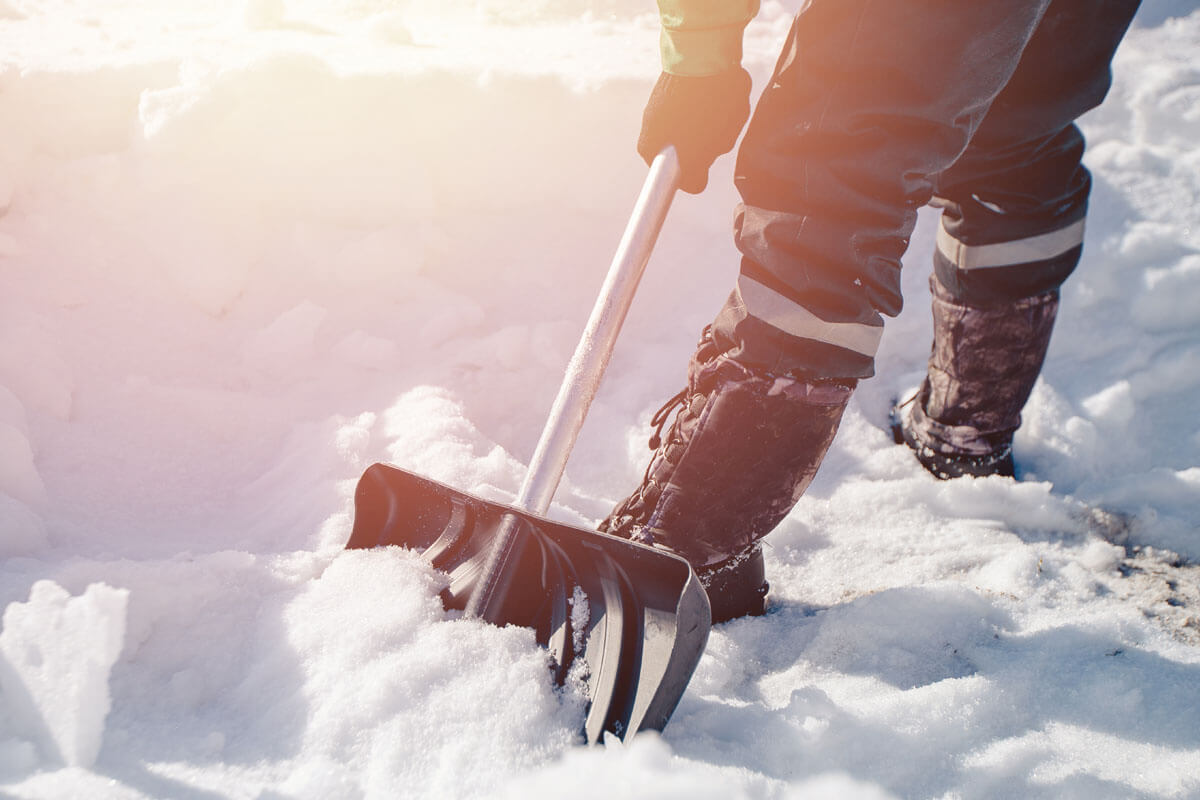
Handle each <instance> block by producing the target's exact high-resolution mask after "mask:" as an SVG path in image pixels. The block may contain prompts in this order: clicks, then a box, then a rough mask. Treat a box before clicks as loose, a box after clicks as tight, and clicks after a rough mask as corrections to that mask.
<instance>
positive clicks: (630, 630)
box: [346, 149, 711, 742]
mask: <svg viewBox="0 0 1200 800" xmlns="http://www.w3.org/2000/svg"><path fill="white" fill-rule="evenodd" d="M678 175H679V163H678V160H677V158H676V156H675V152H674V150H672V149H667V150H666V151H664V152H663V153H662V154H660V155H659V156H658V158H656V159H655V160H654V163H653V164H652V165H651V167H650V174H649V176H648V177H647V178H646V183H645V185H644V186H643V187H642V193H641V196H640V197H639V198H638V202H637V205H636V207H635V208H634V212H633V215H632V217H631V219H630V221H629V225H628V227H627V228H626V229H625V235H624V237H622V239H621V244H620V246H619V247H618V249H617V254H616V256H615V257H614V258H613V262H612V266H610V267H609V271H608V275H607V276H606V277H605V280H604V285H603V287H602V288H601V290H600V296H599V298H597V300H596V305H595V306H594V307H593V309H592V315H591V318H590V319H589V320H588V324H587V328H586V329H585V330H584V333H583V337H582V338H581V339H580V342H579V346H578V347H577V348H576V350H575V355H574V356H573V357H572V358H571V363H570V365H569V366H568V367H567V372H566V375H565V377H564V378H563V382H562V386H561V387H560V388H559V391H558V397H557V398H556V399H555V401H554V406H553V408H552V409H551V411H550V417H549V419H548V421H547V422H546V427H545V429H544V430H543V431H542V437H541V439H540V440H539V442H538V445H537V449H536V450H535V452H534V454H533V459H532V460H531V461H530V464H529V471H528V473H527V474H526V476H525V481H524V483H523V485H522V486H521V490H520V492H519V493H518V495H517V499H516V500H515V501H514V502H513V504H512V505H504V504H502V503H496V502H492V501H488V500H483V499H481V498H478V497H475V496H473V495H470V494H467V493H465V492H460V491H458V490H456V489H452V488H451V487H449V486H445V485H443V484H440V483H438V482H436V481H432V480H430V479H428V478H423V477H421V476H419V475H415V474H413V473H411V472H406V471H404V470H401V469H397V468H396V467H392V466H388V465H385V464H375V465H373V466H371V467H370V468H368V469H367V471H366V472H365V473H363V476H362V478H361V479H360V480H359V483H358V489H357V491H356V493H355V515H354V529H353V531H352V532H351V534H350V541H349V542H348V543H347V545H346V547H347V548H370V547H380V546H384V545H400V546H402V547H408V548H413V549H417V550H421V551H423V553H424V554H425V556H426V557H427V558H429V560H430V561H431V562H432V563H433V566H435V567H436V568H438V569H440V570H443V571H445V572H447V573H449V575H450V586H449V587H448V588H447V589H446V590H444V591H443V592H442V599H443V602H444V603H445V605H446V607H447V608H452V609H462V610H463V611H465V613H466V615H467V616H473V617H479V618H481V619H484V620H487V621H488V622H491V623H494V624H496V625H510V624H511V625H521V626H525V627H531V628H533V629H534V630H535V631H536V632H537V639H538V641H539V642H540V643H541V644H543V645H545V646H546V647H547V648H549V650H550V653H551V657H552V659H553V662H554V672H555V678H556V679H557V680H558V681H559V682H560V683H561V682H563V681H566V680H568V679H569V678H570V679H572V680H579V681H580V682H581V684H582V685H583V686H584V687H585V690H586V694H587V697H588V701H589V707H588V714H587V720H586V722H585V725H584V734H585V736H586V737H587V740H588V741H589V742H598V741H600V739H601V738H602V736H603V734H604V732H606V731H608V732H610V733H613V734H615V735H617V736H619V737H621V738H622V739H623V738H625V737H626V736H627V735H630V734H631V733H636V732H637V731H639V730H645V729H654V730H661V729H662V728H663V726H665V725H666V724H667V720H668V719H669V718H670V716H671V712H673V711H674V710H675V706H676V704H677V703H678V702H679V698H680V697H681V696H682V695H683V692H684V689H686V688H687V684H688V681H689V680H690V679H691V677H692V672H693V671H694V670H695V668H696V663H697V662H698V661H699V660H700V656H701V654H702V653H703V652H704V645H705V643H706V642H707V640H708V631H709V627H710V625H711V618H710V612H709V605H708V597H707V596H706V595H705V593H704V589H703V588H702V587H701V586H700V583H699V581H698V580H697V579H696V576H695V573H693V572H692V569H691V567H690V566H689V565H688V563H687V562H686V561H684V560H683V559H681V558H679V557H677V556H674V555H671V554H670V553H666V552H663V551H661V550H655V549H653V548H650V547H645V546H642V545H638V544H634V543H633V542H629V541H627V540H625V539H619V538H617V537H614V536H608V535H607V534H603V533H599V532H597V531H594V530H589V529H586V528H578V527H574V526H570V525H564V524H562V523H558V522H553V521H551V520H549V519H546V518H545V517H544V516H543V515H544V514H545V513H546V510H547V509H548V508H549V507H550V500H551V498H553V496H554V491H555V489H557V488H558V483H559V481H560V480H561V478H562V474H563V470H564V469H565V468H566V464H567V458H568V457H569V456H570V452H571V448H572V447H573V446H574V444H575V439H576V437H577V436H578V434H579V430H580V428H581V427H582V426H583V420H584V417H585V415H586V414H587V410H588V407H589V406H590V404H591V401H592V398H593V397H594V396H595V394H596V390H597V388H598V387H599V384H600V378H601V376H602V375H603V373H604V369H605V367H606V366H607V365H608V360H609V357H610V356H611V355H612V350H613V346H614V345H615V344H616V339H617V334H618V332H619V331H620V328H621V324H622V323H623V322H624V320H625V315H626V312H627V311H628V310H629V306H630V303H632V301H633V295H634V292H635V291H636V289H637V284H638V282H639V281H640V280H641V277H642V273H643V271H644V270H645V267H646V262H647V261H649V258H650V251H651V250H652V248H653V246H654V242H655V240H656V239H657V237H658V233H659V231H660V229H661V228H662V224H663V220H664V219H665V218H666V214H667V209H668V208H669V207H670V204H671V199H672V198H673V197H674V194H675V189H676V186H677V182H678Z"/></svg>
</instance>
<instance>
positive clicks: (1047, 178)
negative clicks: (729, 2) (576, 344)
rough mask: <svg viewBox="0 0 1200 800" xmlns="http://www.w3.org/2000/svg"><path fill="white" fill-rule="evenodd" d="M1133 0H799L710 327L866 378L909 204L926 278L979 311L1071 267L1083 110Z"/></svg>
mask: <svg viewBox="0 0 1200 800" xmlns="http://www.w3.org/2000/svg"><path fill="white" fill-rule="evenodd" d="M1137 6H1138V2H1137V0H811V2H810V3H809V4H808V5H807V6H806V7H805V9H804V10H803V11H801V12H800V14H799V15H798V16H797V18H796V21H795V23H794V25H793V26H792V30H791V33H790V35H789V38H788V41H787V43H786V45H785V47H784V50H783V53H782V55H781V57H780V59H779V63H778V65H777V67H776V70H775V74H774V76H773V78H772V79H771V82H770V83H769V85H768V86H767V87H766V89H765V90H764V92H763V95H762V98H761V100H760V101H759V104H758V106H757V108H756V110H755V113H754V117H753V119H752V120H751V122H750V127H749V129H748V130H747V133H746V136H745V140H744V141H743V143H742V146H741V149H740V151H739V154H738V160H737V171H736V178H735V179H736V183H737V186H738V189H739V191H740V193H741V196H742V200H743V203H742V204H741V206H739V209H738V212H737V218H736V221H735V231H736V241H737V245H738V248H739V250H740V251H741V253H742V256H743V258H742V265H741V272H740V275H739V278H738V285H737V287H736V289H735V290H734V292H733V293H732V295H731V296H730V298H729V300H728V301H727V303H726V305H725V306H724V307H723V308H722V310H721V312H720V313H719V314H718V316H717V318H716V320H715V321H714V324H713V335H714V337H715V339H716V341H717V344H718V345H719V346H720V347H721V348H722V349H723V350H725V351H727V352H729V354H730V355H732V356H733V357H735V358H736V359H737V360H738V361H740V362H742V363H745V364H747V365H751V366H756V367H759V368H762V369H766V370H768V371H770V372H773V373H775V374H785V373H790V374H793V375H797V376H803V377H810V378H864V377H869V376H871V375H872V374H873V371H874V355H875V351H876V349H877V347H878V344H879V339H880V336H881V335H882V330H883V318H882V316H881V315H888V316H894V315H895V314H897V313H899V311H900V307H901V296H900V258H901V256H902V255H903V253H904V251H905V248H906V247H907V246H908V240H909V236H910V234H911V232H912V229H913V225H914V224H915V222H916V215H917V209H919V208H920V207H921V206H924V205H926V204H927V203H929V202H930V201H931V199H935V198H936V202H937V203H938V204H939V205H941V206H942V207H943V212H942V222H941V228H940V230H939V233H938V248H937V253H936V255H935V274H936V277H937V280H938V282H939V283H940V284H941V285H942V286H943V287H944V288H945V289H946V290H947V292H948V293H949V295H950V296H951V297H953V298H955V299H957V300H958V301H960V302H963V303H967V304H970V305H974V306H982V307H986V306H988V305H989V304H994V303H1004V302H1011V301H1014V300H1019V299H1021V298H1025V297H1030V296H1032V295H1035V294H1038V293H1044V292H1047V291H1051V290H1054V289H1056V288H1057V287H1058V286H1059V285H1060V284H1061V283H1062V282H1063V281H1064V280H1065V279H1066V278H1067V276H1068V275H1069V274H1070V273H1071V271H1072V270H1073V269H1074V268H1075V265H1076V264H1077V263H1078V260H1079V255H1080V251H1081V248H1082V241H1083V219H1084V215H1085V213H1086V207H1087V198H1088V191H1089V187H1090V177H1089V175H1088V172H1087V170H1086V169H1085V168H1084V167H1083V166H1082V165H1081V164H1080V158H1081V156H1082V154H1083V147H1084V142H1083V136H1082V135H1081V134H1080V132H1079V129H1078V128H1077V127H1076V126H1075V124H1074V121H1075V119H1076V118H1077V117H1078V116H1079V115H1080V114H1082V113H1083V112H1084V111H1087V110H1088V109H1090V108H1093V107H1094V106H1096V105H1098V104H1099V103H1100V101H1101V100H1102V99H1103V98H1104V95H1105V94H1106V93H1107V91H1108V88H1109V85H1110V83H1111V74H1110V66H1109V65H1110V61H1111V59H1112V56H1113V53H1114V51H1115V50H1116V47H1117V45H1118V43H1119V42H1120V40H1121V37H1122V36H1123V35H1124V33H1125V31H1126V29H1127V28H1128V26H1129V24H1130V22H1131V20H1132V18H1133V14H1134V12H1135V11H1136V10H1137Z"/></svg>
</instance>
